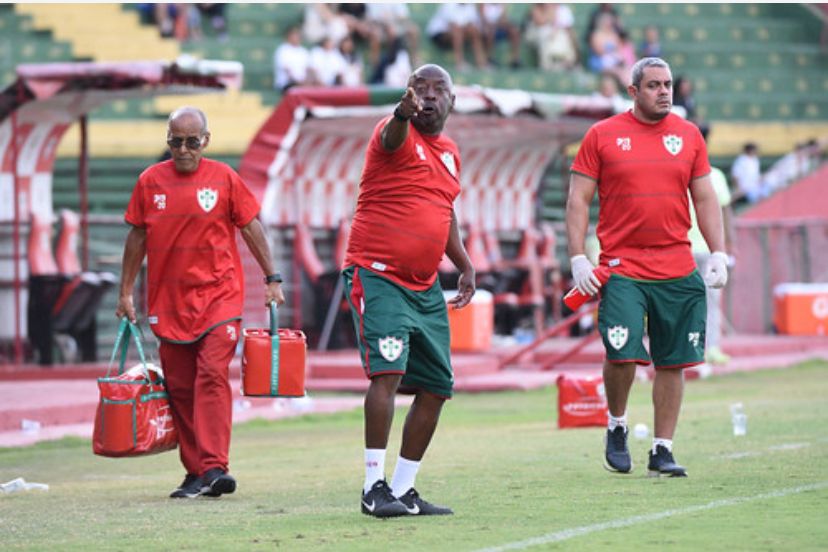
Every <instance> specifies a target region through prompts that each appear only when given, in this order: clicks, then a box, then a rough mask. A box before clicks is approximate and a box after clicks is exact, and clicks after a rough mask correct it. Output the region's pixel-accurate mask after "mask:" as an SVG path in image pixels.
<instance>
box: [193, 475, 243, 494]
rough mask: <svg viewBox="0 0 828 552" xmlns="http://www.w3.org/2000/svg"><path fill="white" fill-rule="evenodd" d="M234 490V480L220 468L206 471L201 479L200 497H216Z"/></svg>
mask: <svg viewBox="0 0 828 552" xmlns="http://www.w3.org/2000/svg"><path fill="white" fill-rule="evenodd" d="M235 490H236V480H235V479H233V476H232V475H230V474H229V473H227V472H225V471H224V470H223V469H221V468H212V469H209V470H207V473H205V474H204V475H203V476H202V477H201V495H202V496H210V497H217V496H221V495H223V494H230V493H232V492H233V491H235Z"/></svg>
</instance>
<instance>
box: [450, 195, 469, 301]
mask: <svg viewBox="0 0 828 552" xmlns="http://www.w3.org/2000/svg"><path fill="white" fill-rule="evenodd" d="M446 255H448V258H449V259H450V260H451V262H453V263H454V266H456V267H457V268H458V270H460V278H458V280H457V295H455V296H454V297H452V298H451V299H449V301H448V302H449V304H450V305H453V306H454V308H456V309H461V308H463V307H465V306H466V305H468V304H469V301H471V299H472V296H473V295H474V292H475V285H476V284H475V271H474V266H472V263H471V259H470V258H469V254H468V253H466V248H465V247H464V246H463V240H462V239H461V238H460V226H459V225H458V224H457V215H455V214H454V211H453V210H452V212H451V228H450V229H449V238H448V243H446Z"/></svg>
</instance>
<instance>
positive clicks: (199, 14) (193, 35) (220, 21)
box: [189, 4, 228, 42]
mask: <svg viewBox="0 0 828 552" xmlns="http://www.w3.org/2000/svg"><path fill="white" fill-rule="evenodd" d="M225 6H226V4H194V5H192V6H190V7H189V13H190V24H189V27H190V28H189V35H190V39H191V40H201V39H202V38H203V31H202V20H203V19H205V18H206V19H208V20H209V21H210V28H211V29H212V30H213V32H214V33H215V34H216V36H217V37H218V39H219V41H220V42H226V41H227V39H228V35H227V18H226V17H225V15H224V8H225Z"/></svg>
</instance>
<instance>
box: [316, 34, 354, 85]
mask: <svg viewBox="0 0 828 552" xmlns="http://www.w3.org/2000/svg"><path fill="white" fill-rule="evenodd" d="M349 38H350V37H347V36H346V37H345V38H344V39H343V40H347V39H349ZM347 66H348V62H347V61H345V57H344V56H343V55H342V52H340V51H339V47H338V46H337V45H336V44H334V41H333V39H332V38H330V37H328V38H325V39H323V40H322V42H321V43H320V44H319V45H317V46H314V47H313V48H312V49H311V51H310V58H309V61H308V73H309V74H311V75H312V78H313V80H314V81H315V82H316V83H317V84H321V85H323V86H334V85H339V84H342V75H343V73H345V70H346V68H347Z"/></svg>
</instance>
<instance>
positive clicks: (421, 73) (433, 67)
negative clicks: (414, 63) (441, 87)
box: [408, 63, 454, 92]
mask: <svg viewBox="0 0 828 552" xmlns="http://www.w3.org/2000/svg"><path fill="white" fill-rule="evenodd" d="M418 77H420V78H431V79H433V78H440V79H442V80H444V81H445V82H446V83H447V84H448V86H449V89H450V90H451V91H452V92H454V82H452V80H451V75H449V72H448V71H446V70H445V69H443V68H442V67H440V66H439V65H437V64H434V63H427V64H425V65H421V66H420V67H418V68H417V69H415V70H414V72H413V73H411V76H410V77H409V78H408V85H409V86H411V83H413V82H414V81H415V80H416V79H417V78H418Z"/></svg>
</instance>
